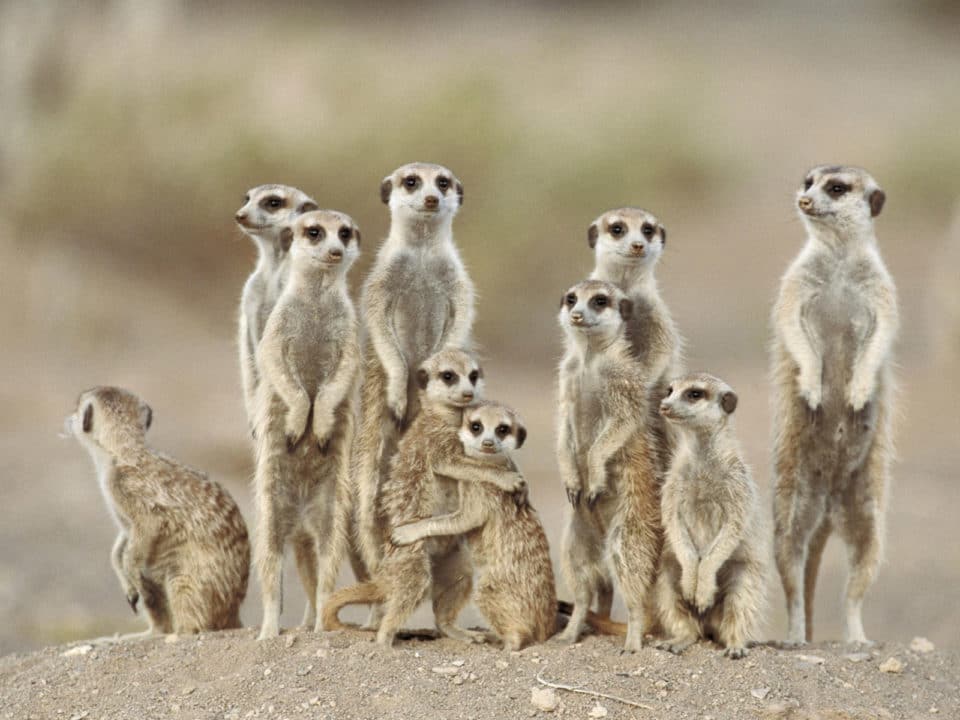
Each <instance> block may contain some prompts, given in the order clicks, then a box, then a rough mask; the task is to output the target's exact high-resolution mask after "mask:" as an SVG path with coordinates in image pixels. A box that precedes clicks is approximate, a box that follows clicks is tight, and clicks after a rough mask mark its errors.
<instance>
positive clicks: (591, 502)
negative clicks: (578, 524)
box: [587, 485, 608, 510]
mask: <svg viewBox="0 0 960 720" xmlns="http://www.w3.org/2000/svg"><path fill="white" fill-rule="evenodd" d="M607 492H608V490H607V486H606V485H595V486H593V488H591V490H590V492H588V493H587V507H588V508H589V509H590V510H593V508H595V507H596V505H597V503H598V502H600V498H602V497H603V496H604V495H606V494H607Z"/></svg>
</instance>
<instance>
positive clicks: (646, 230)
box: [640, 222, 657, 237]
mask: <svg viewBox="0 0 960 720" xmlns="http://www.w3.org/2000/svg"><path fill="white" fill-rule="evenodd" d="M656 231H657V228H656V227H655V226H654V225H652V224H651V223H648V222H645V223H644V224H643V225H641V226H640V232H642V233H643V236H644V237H653V234H654V233H655V232H656Z"/></svg>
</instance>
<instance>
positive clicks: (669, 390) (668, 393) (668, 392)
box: [667, 385, 673, 395]
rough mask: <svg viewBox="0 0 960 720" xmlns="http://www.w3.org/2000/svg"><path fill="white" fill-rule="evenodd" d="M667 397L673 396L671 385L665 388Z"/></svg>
mask: <svg viewBox="0 0 960 720" xmlns="http://www.w3.org/2000/svg"><path fill="white" fill-rule="evenodd" d="M667 395H673V385H671V386H670V387H668V388H667Z"/></svg>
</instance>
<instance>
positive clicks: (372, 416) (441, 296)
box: [354, 163, 474, 572]
mask: <svg viewBox="0 0 960 720" xmlns="http://www.w3.org/2000/svg"><path fill="white" fill-rule="evenodd" d="M380 197H381V199H382V200H383V202H384V203H386V204H387V205H388V206H389V207H390V233H389V234H388V235H387V239H386V241H385V242H384V243H383V246H382V247H381V248H380V251H379V252H378V253H377V259H376V262H375V263H374V266H373V269H372V270H371V271H370V275H369V276H368V277H367V280H366V282H365V283H364V288H363V301H362V307H363V318H364V327H365V328H366V332H367V336H368V340H369V343H368V347H367V349H366V357H365V365H364V380H363V389H362V393H361V410H360V432H359V434H358V437H357V443H356V448H355V459H354V464H355V467H356V471H355V472H356V482H357V485H358V493H359V498H358V520H357V522H358V539H359V545H360V547H359V550H360V553H361V556H362V557H363V560H364V563H365V564H366V565H367V570H368V571H370V572H372V571H373V570H375V569H376V567H377V565H378V564H379V561H380V554H381V550H382V546H383V541H384V539H385V536H384V535H383V531H382V529H381V528H380V527H379V526H378V524H377V514H376V513H377V497H378V496H379V492H380V487H381V485H382V483H383V481H384V480H385V478H386V476H387V473H388V471H389V462H390V457H391V456H392V455H393V453H394V452H395V451H396V446H397V442H398V440H399V438H400V435H401V432H402V430H403V428H404V427H406V425H408V424H409V423H410V422H411V421H412V420H413V419H414V418H415V417H416V413H417V384H416V377H415V375H416V369H417V368H418V367H419V366H420V364H421V363H422V362H423V361H424V360H426V359H427V358H428V357H430V356H431V355H433V354H434V353H436V352H437V351H439V350H441V349H443V348H444V347H461V348H469V347H470V345H471V328H472V326H473V317H474V293H473V284H472V283H471V282H470V278H469V277H468V276H467V272H466V270H465V269H464V267H463V263H462V262H461V260H460V255H459V253H458V252H457V248H456V246H455V245H454V243H453V233H452V226H453V219H454V217H455V216H456V214H457V211H458V210H459V209H460V206H461V205H462V204H463V185H462V184H461V183H460V181H459V180H458V179H457V178H456V176H454V174H453V173H452V172H450V171H449V170H448V169H447V168H445V167H442V166H440V165H431V164H427V163H412V164H410V165H404V166H403V167H400V168H398V169H397V170H395V171H394V172H393V173H391V174H390V175H388V176H387V177H385V178H384V179H383V182H382V184H381V186H380Z"/></svg>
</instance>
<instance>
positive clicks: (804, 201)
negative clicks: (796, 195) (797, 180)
mask: <svg viewBox="0 0 960 720" xmlns="http://www.w3.org/2000/svg"><path fill="white" fill-rule="evenodd" d="M797 206H798V207H799V208H800V209H801V210H803V211H804V212H808V211H809V210H811V209H812V208H813V200H812V199H810V198H809V197H807V196H806V195H801V196H800V199H799V200H797Z"/></svg>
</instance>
